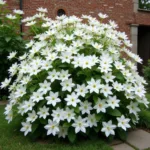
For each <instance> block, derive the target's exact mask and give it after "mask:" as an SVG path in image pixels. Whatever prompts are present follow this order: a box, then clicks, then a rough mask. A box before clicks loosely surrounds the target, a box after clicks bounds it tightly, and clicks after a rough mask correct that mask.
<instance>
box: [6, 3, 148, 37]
mask: <svg viewBox="0 0 150 150" xmlns="http://www.w3.org/2000/svg"><path fill="white" fill-rule="evenodd" d="M22 1H23V10H24V12H25V14H26V15H25V16H30V15H33V14H34V13H35V10H36V9H37V8H38V7H46V8H47V9H48V11H49V17H51V18H55V16H56V15H57V10H58V9H64V10H65V11H66V14H67V15H77V16H80V15H81V14H87V15H92V16H95V17H97V14H98V13H99V12H103V13H106V14H108V15H109V18H110V19H112V20H115V21H116V22H117V23H118V25H119V30H121V31H125V32H126V33H127V34H128V35H129V36H130V25H131V24H139V25H150V12H141V11H137V13H135V12H134V11H133V10H134V9H133V1H134V0H22ZM7 3H8V5H9V6H10V8H11V9H14V8H19V0H7Z"/></svg>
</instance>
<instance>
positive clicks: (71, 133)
mask: <svg viewBox="0 0 150 150" xmlns="http://www.w3.org/2000/svg"><path fill="white" fill-rule="evenodd" d="M68 139H69V141H70V142H71V143H74V142H75V140H76V133H75V131H74V128H69V130H68Z"/></svg>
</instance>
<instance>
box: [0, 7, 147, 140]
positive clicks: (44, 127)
mask: <svg viewBox="0 0 150 150" xmlns="http://www.w3.org/2000/svg"><path fill="white" fill-rule="evenodd" d="M40 11H44V9H42V8H41V10H40ZM45 11H46V10H45ZM42 13H46V12H42ZM98 15H99V19H98V20H97V19H96V18H93V17H91V16H86V15H82V17H81V18H78V17H76V16H70V17H67V16H61V17H57V18H56V20H51V19H48V18H46V19H45V21H46V22H45V23H43V24H42V28H44V27H45V26H46V31H45V32H43V33H42V34H38V35H36V36H35V37H34V39H33V40H31V41H30V42H29V43H28V44H27V45H26V46H27V48H28V49H29V52H28V53H26V54H24V55H23V56H20V57H19V60H20V62H19V63H15V64H13V65H12V67H11V68H10V69H9V73H10V78H9V79H6V80H5V81H4V82H2V84H1V88H5V87H6V86H9V91H10V96H9V104H8V105H7V106H6V108H5V115H6V119H7V120H8V122H10V121H12V120H13V118H15V117H18V116H21V119H22V122H21V125H22V127H21V130H20V131H22V132H24V135H27V134H30V135H34V134H35V133H37V132H38V133H39V132H40V133H39V134H38V135H40V136H43V135H47V136H48V135H52V136H58V137H63V138H65V137H68V138H69V140H70V141H71V142H73V141H74V140H75V139H76V136H78V135H84V136H91V134H92V135H93V134H94V133H96V134H98V133H100V132H101V133H102V134H104V135H105V136H106V137H109V136H114V135H115V134H116V135H119V136H120V137H121V136H122V135H123V134H124V133H125V132H126V131H127V129H128V128H130V127H132V126H133V125H135V124H136V123H137V122H138V120H139V118H138V112H139V111H140V108H139V104H144V105H145V106H148V101H147V99H146V98H145V89H144V84H146V82H145V80H144V79H143V77H140V76H139V75H138V72H137V67H136V63H141V62H142V60H141V59H140V58H139V56H138V55H135V54H133V53H132V52H131V51H130V50H129V49H130V47H131V46H132V44H131V43H130V41H129V40H128V38H127V36H126V34H125V33H124V32H119V31H117V30H116V28H117V27H118V26H117V24H116V23H115V22H114V21H111V20H110V21H109V22H108V23H107V24H105V23H103V19H104V18H107V15H105V14H101V13H99V14H98ZM43 18H44V16H43ZM28 19H29V18H28ZM25 21H26V22H27V23H26V24H29V22H30V21H31V20H25ZM32 21H34V18H33V20H32ZM30 23H31V22H30ZM33 24H34V23H33ZM31 26H32V25H31ZM123 53H126V55H127V56H128V57H122V54H123ZM127 58H128V59H127ZM12 78H16V80H15V82H13V83H11V79H12ZM10 83H11V84H10Z"/></svg>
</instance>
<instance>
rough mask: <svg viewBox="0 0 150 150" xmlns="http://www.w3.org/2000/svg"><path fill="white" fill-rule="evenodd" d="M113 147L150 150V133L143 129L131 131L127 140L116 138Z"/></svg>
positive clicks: (119, 149) (115, 149) (126, 149)
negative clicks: (122, 140)
mask: <svg viewBox="0 0 150 150" xmlns="http://www.w3.org/2000/svg"><path fill="white" fill-rule="evenodd" d="M112 147H113V149H114V150H146V149H148V148H149V149H148V150H150V133H148V132H146V131H144V130H141V129H138V130H135V131H131V132H129V133H128V137H127V140H126V142H121V141H119V140H116V141H114V142H113V143H112Z"/></svg>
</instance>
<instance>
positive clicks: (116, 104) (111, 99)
mask: <svg viewBox="0 0 150 150" xmlns="http://www.w3.org/2000/svg"><path fill="white" fill-rule="evenodd" d="M119 102H120V100H119V99H117V97H116V96H113V97H112V96H109V97H108V99H107V103H108V106H110V107H111V108H112V109H115V108H116V107H119Z"/></svg>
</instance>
